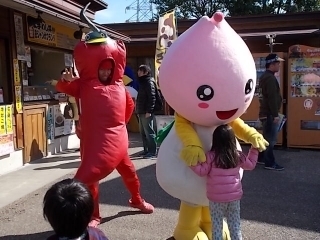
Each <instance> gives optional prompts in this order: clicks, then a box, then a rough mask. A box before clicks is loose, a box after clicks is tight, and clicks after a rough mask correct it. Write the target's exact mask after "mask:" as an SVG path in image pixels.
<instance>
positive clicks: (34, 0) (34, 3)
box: [13, 0, 130, 42]
mask: <svg viewBox="0 0 320 240" xmlns="http://www.w3.org/2000/svg"><path fill="white" fill-rule="evenodd" d="M13 1H14V2H17V3H19V4H22V5H24V6H27V7H30V8H33V9H35V10H40V11H42V12H45V13H47V14H50V15H52V16H55V17H57V18H60V19H63V20H65V21H68V22H72V23H75V24H77V25H79V26H84V27H86V28H88V25H87V24H85V23H83V22H81V20H80V16H79V14H75V13H73V12H70V11H67V10H64V9H62V8H60V7H58V6H57V5H56V4H51V5H50V4H49V3H48V2H44V1H40V0H28V1H27V0H13ZM95 24H96V23H95ZM96 25H97V26H98V27H99V28H101V29H103V30H105V31H106V32H107V33H108V34H109V36H110V37H113V38H116V39H121V40H123V41H126V42H129V41H130V38H129V37H128V36H126V35H124V34H122V33H120V32H118V31H115V30H113V29H111V28H110V27H106V26H102V25H99V24H96Z"/></svg>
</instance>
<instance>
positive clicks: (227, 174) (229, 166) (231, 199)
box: [191, 125, 259, 240]
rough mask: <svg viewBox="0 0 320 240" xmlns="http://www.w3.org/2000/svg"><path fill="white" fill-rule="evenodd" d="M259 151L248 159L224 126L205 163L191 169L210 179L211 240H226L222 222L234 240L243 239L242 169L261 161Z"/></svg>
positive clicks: (232, 133) (231, 132)
mask: <svg viewBox="0 0 320 240" xmlns="http://www.w3.org/2000/svg"><path fill="white" fill-rule="evenodd" d="M258 154H259V152H258V150H257V149H255V148H253V147H251V148H250V150H249V154H248V156H247V157H246V156H245V155H244V154H243V153H242V152H240V151H238V150H237V142H236V136H235V134H234V132H233V130H232V128H231V127H230V126H229V125H221V126H219V127H217V128H216V129H215V131H214V132H213V136H212V148H211V151H209V152H208V153H206V161H205V162H204V163H199V164H198V165H196V166H194V167H191V169H192V170H193V171H194V172H195V173H196V174H197V175H199V176H201V177H204V176H206V177H207V197H208V199H209V207H210V213H211V221H212V240H222V239H223V230H222V229H223V218H224V217H226V218H227V223H228V227H229V231H230V236H231V239H232V240H240V239H242V235H241V228H240V199H241V198H242V194H243V192H242V185H241V178H240V168H243V169H244V170H253V169H254V168H255V166H256V163H257V159H258Z"/></svg>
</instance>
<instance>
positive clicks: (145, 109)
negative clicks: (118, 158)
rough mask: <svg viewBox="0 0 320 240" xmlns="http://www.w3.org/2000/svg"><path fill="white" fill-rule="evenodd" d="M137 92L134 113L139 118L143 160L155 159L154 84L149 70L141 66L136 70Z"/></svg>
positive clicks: (145, 66)
mask: <svg viewBox="0 0 320 240" xmlns="http://www.w3.org/2000/svg"><path fill="white" fill-rule="evenodd" d="M138 82H139V90H138V95H137V100H136V113H137V115H138V118H139V129H140V134H141V137H142V142H143V153H142V154H141V155H142V156H143V157H144V158H154V157H156V154H157V153H156V152H157V144H156V140H155V138H156V132H157V130H156V120H155V115H154V108H155V104H156V90H157V89H156V83H155V80H154V78H153V77H152V76H151V69H150V67H149V66H147V65H141V66H140V67H139V69H138Z"/></svg>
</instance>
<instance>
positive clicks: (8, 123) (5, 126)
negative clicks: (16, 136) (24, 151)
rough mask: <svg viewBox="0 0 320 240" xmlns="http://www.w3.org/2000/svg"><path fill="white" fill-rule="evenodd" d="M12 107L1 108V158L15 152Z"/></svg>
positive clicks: (3, 106) (4, 106)
mask: <svg viewBox="0 0 320 240" xmlns="http://www.w3.org/2000/svg"><path fill="white" fill-rule="evenodd" d="M12 112H13V110H12V105H2V106H0V156H3V155H7V154H9V153H12V152H13V151H14V143H13V126H12V117H13V116H12Z"/></svg>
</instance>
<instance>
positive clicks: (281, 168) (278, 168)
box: [264, 163, 284, 171]
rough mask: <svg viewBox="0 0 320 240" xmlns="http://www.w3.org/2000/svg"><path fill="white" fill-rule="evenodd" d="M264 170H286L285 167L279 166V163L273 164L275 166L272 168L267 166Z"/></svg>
mask: <svg viewBox="0 0 320 240" xmlns="http://www.w3.org/2000/svg"><path fill="white" fill-rule="evenodd" d="M264 168H265V169H268V170H275V171H282V170H284V167H282V166H280V165H278V164H277V163H275V164H273V166H271V167H267V166H265V167H264Z"/></svg>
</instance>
